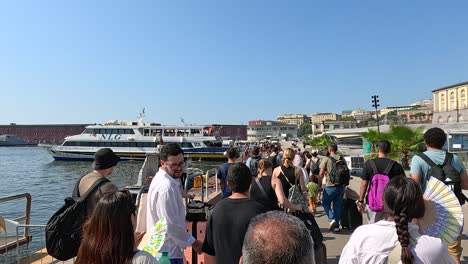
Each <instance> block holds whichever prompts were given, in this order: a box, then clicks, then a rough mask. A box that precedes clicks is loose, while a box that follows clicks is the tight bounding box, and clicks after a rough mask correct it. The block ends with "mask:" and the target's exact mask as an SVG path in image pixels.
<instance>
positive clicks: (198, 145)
mask: <svg viewBox="0 0 468 264" xmlns="http://www.w3.org/2000/svg"><path fill="white" fill-rule="evenodd" d="M193 145H194V146H195V147H201V144H200V143H198V142H194V143H193Z"/></svg>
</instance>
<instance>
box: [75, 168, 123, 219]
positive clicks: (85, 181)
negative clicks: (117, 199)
mask: <svg viewBox="0 0 468 264" xmlns="http://www.w3.org/2000/svg"><path fill="white" fill-rule="evenodd" d="M101 177H103V176H102V175H101V174H99V173H97V172H94V171H93V172H91V173H89V174H87V175H85V176H84V177H83V178H81V181H80V185H79V192H80V196H82V195H84V194H85V193H86V191H87V190H88V189H89V188H90V187H91V186H92V185H93V184H94V183H95V182H96V181H97V180H99V179H100V178H101ZM118 190H119V189H118V188H117V186H115V185H114V184H113V183H112V182H110V181H109V182H106V183H103V184H102V185H101V186H99V188H98V189H97V190H96V191H95V192H94V193H93V194H91V196H90V197H89V199H88V200H87V203H86V207H87V210H88V215H91V213H92V212H93V210H94V207H95V206H96V204H97V203H98V202H99V199H101V197H102V196H103V195H104V194H106V193H110V192H116V191H118Z"/></svg>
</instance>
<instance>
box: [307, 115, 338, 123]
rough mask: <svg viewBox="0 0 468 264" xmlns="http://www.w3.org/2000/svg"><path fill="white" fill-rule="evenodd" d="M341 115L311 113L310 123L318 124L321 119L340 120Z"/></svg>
mask: <svg viewBox="0 0 468 264" xmlns="http://www.w3.org/2000/svg"><path fill="white" fill-rule="evenodd" d="M340 120H341V115H338V114H335V113H313V114H312V124H319V123H321V122H322V121H340Z"/></svg>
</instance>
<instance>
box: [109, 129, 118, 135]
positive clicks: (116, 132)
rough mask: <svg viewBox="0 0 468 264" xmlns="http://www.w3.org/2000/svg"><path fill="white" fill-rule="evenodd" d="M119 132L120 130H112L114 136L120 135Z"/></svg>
mask: <svg viewBox="0 0 468 264" xmlns="http://www.w3.org/2000/svg"><path fill="white" fill-rule="evenodd" d="M119 130H120V129H112V130H111V134H114V135H115V134H120V133H119Z"/></svg>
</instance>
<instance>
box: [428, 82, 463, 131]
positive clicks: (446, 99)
mask: <svg viewBox="0 0 468 264" xmlns="http://www.w3.org/2000/svg"><path fill="white" fill-rule="evenodd" d="M467 92H468V82H462V83H457V84H453V85H449V86H445V87H442V88H438V89H435V90H433V91H432V100H433V104H434V105H433V111H434V116H433V119H432V122H433V123H436V124H440V123H455V122H467V121H468V108H467Z"/></svg>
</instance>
